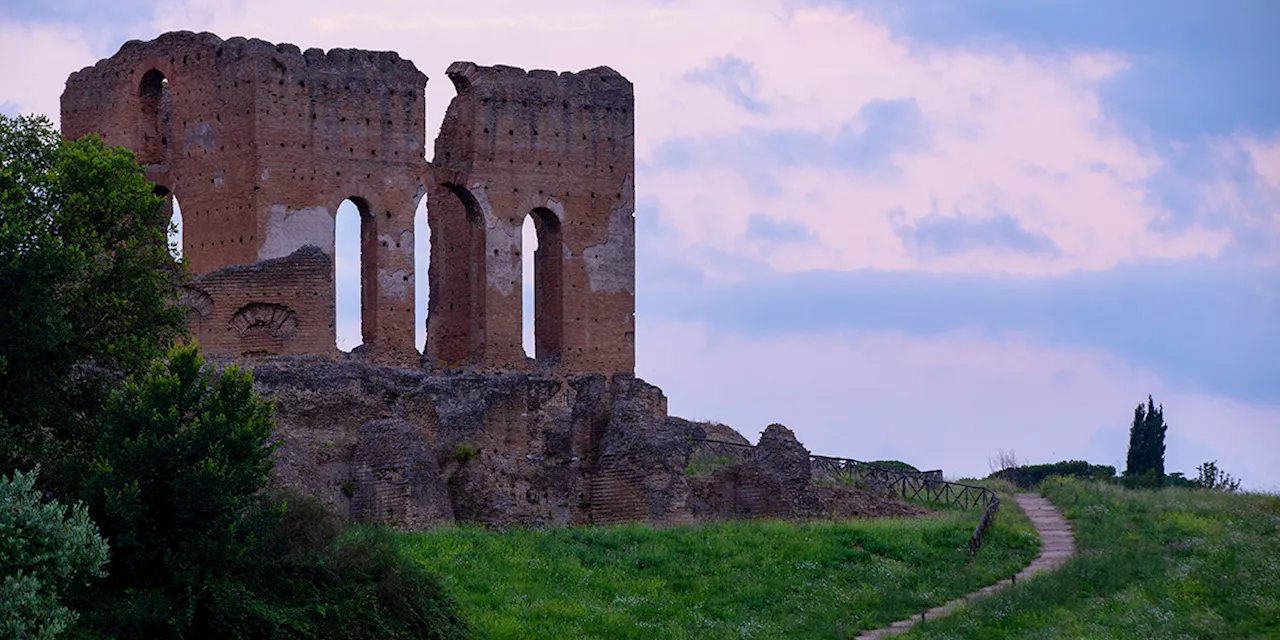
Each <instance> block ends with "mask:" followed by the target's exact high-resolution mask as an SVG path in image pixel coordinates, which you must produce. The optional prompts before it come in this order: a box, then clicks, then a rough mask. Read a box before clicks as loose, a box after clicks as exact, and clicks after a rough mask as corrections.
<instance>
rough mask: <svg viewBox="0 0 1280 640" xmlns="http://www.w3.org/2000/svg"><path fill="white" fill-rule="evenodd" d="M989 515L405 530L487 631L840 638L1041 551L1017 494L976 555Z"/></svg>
mask: <svg viewBox="0 0 1280 640" xmlns="http://www.w3.org/2000/svg"><path fill="white" fill-rule="evenodd" d="M1010 502H1012V501H1010ZM978 513H979V512H978V510H972V511H968V512H959V511H950V510H948V511H946V512H942V513H938V514H936V515H933V516H930V517H928V518H923V519H917V520H876V521H847V522H837V523H830V522H824V523H806V524H796V523H788V522H776V521H769V522H725V523H717V524H711V525H704V526H696V527H694V526H687V527H673V528H666V529H655V528H651V527H647V526H641V525H632V526H621V527H593V528H579V529H553V530H541V531H540V530H526V529H517V530H512V531H508V532H505V533H495V532H490V531H486V530H483V529H481V528H478V527H471V526H460V527H457V528H450V529H444V530H440V531H435V532H430V533H423V534H408V535H405V536H404V537H403V542H404V543H405V547H406V550H407V552H408V554H409V555H410V557H412V558H414V559H415V560H416V561H418V562H420V563H421V564H422V565H423V566H425V567H427V568H429V569H431V570H432V571H434V572H436V573H437V574H438V575H440V576H442V580H443V582H444V583H445V585H446V587H447V588H448V589H449V591H450V592H451V593H452V594H453V596H454V597H456V598H457V600H458V602H459V603H460V606H461V607H462V609H463V612H464V615H465V617H466V618H467V619H468V620H469V622H470V623H471V624H472V625H473V627H474V628H475V629H476V630H477V631H478V633H479V634H480V635H481V636H482V637H492V638H751V637H754V638H783V637H786V638H833V637H835V638H839V637H849V636H852V635H856V632H857V631H858V630H860V629H870V628H876V627H878V626H881V625H884V624H888V623H890V622H892V621H894V620H897V619H900V618H903V617H906V616H907V615H910V614H912V613H915V612H918V611H920V610H923V609H926V608H928V607H930V606H934V605H937V604H941V603H943V602H946V601H947V600H950V599H952V598H955V597H957V596H960V595H962V594H965V593H968V592H970V591H973V590H974V589H977V588H979V587H982V586H984V585H987V584H990V583H992V582H995V581H996V580H998V579H1000V578H1003V577H1007V576H1008V575H1010V574H1012V573H1013V572H1014V571H1016V570H1017V569H1019V568H1021V567H1023V566H1025V565H1026V564H1027V563H1028V562H1030V561H1031V559H1032V558H1034V556H1035V555H1036V552H1037V549H1038V541H1037V540H1036V538H1035V535H1034V533H1032V529H1031V526H1030V523H1029V521H1027V520H1026V518H1025V516H1024V515H1023V514H1022V513H1021V512H1020V511H1018V510H1017V508H1016V506H1012V505H1010V506H1009V507H1008V508H1007V509H1006V510H1005V511H1004V513H1003V514H1002V516H1001V520H1000V523H999V524H998V525H997V527H996V528H995V530H994V531H993V534H992V535H991V537H990V538H988V540H987V542H986V545H985V546H984V547H983V549H982V551H981V552H980V553H979V554H978V558H977V561H976V562H973V563H970V562H969V560H968V555H967V550H966V544H967V541H968V539H969V535H970V534H971V533H972V531H973V527H974V525H975V524H976V522H977V518H978Z"/></svg>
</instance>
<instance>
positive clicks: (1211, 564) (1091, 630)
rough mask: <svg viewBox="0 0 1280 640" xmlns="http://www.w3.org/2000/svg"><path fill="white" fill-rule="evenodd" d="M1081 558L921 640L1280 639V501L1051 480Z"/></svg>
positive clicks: (922, 632)
mask: <svg viewBox="0 0 1280 640" xmlns="http://www.w3.org/2000/svg"><path fill="white" fill-rule="evenodd" d="M1041 492H1042V493H1043V494H1044V495H1045V496H1046V497H1048V498H1049V499H1050V500H1052V501H1053V503H1054V504H1055V505H1057V506H1058V507H1059V508H1060V509H1062V510H1063V512H1064V513H1065V514H1066V515H1067V517H1068V518H1069V519H1070V520H1071V524H1072V527H1074V529H1075V533H1076V541H1077V545H1078V551H1077V557H1076V558H1075V559H1073V560H1072V561H1071V562H1069V563H1068V564H1067V565H1066V566H1064V567H1063V568H1062V569H1061V570H1060V571H1058V572H1057V573H1055V574H1052V575H1047V576H1042V577H1040V578H1039V579H1036V580H1032V581H1029V582H1025V583H1021V584H1019V585H1017V586H1016V587H1013V588H1011V589H1008V590H1005V591H1003V592H1001V593H1000V594H998V595H995V596H993V597H992V598H990V599H988V600H984V601H981V602H980V603H978V604H975V605H974V606H973V607H971V608H969V609H966V610H962V611H960V612H958V613H957V614H955V615H953V616H950V617H948V618H945V619H942V620H938V621H936V622H930V623H928V624H927V625H926V626H924V627H917V628H916V629H915V630H913V631H912V632H911V634H910V635H908V636H904V637H916V638H1099V639H1101V638H1106V639H1112V638H1142V639H1146V638H1223V639H1228V638H1230V639H1239V638H1280V497H1277V496H1267V495H1248V494H1244V495H1234V494H1223V493H1218V492H1212V491H1203V490H1195V489H1164V490H1162V491H1135V490H1125V489H1122V488H1119V487H1117V486H1115V485H1112V484H1103V483H1097V482H1085V481H1072V480H1057V479H1054V480H1050V481H1048V482H1046V483H1045V484H1043V485H1042V487H1041Z"/></svg>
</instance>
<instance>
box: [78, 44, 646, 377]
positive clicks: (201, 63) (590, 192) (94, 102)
mask: <svg viewBox="0 0 1280 640" xmlns="http://www.w3.org/2000/svg"><path fill="white" fill-rule="evenodd" d="M447 74H448V76H449V78H450V79H451V80H452V81H453V84H454V86H455V87H456V88H457V91H458V95H457V97H456V98H455V99H454V100H453V102H452V104H451V105H450V106H449V110H448V113H447V115H446V117H445V122H444V126H443V127H442V130H441V133H440V136H439V138H438V139H437V141H436V152H435V159H434V162H433V163H427V162H426V161H425V160H424V153H423V151H424V143H425V139H426V134H425V114H426V100H425V88H426V84H427V77H426V76H425V75H423V74H422V73H421V72H420V71H419V70H418V69H417V68H416V67H415V66H414V65H413V63H412V62H410V61H408V60H404V59H402V58H401V57H400V56H399V55H397V54H396V53H394V52H373V51H362V50H354V49H332V50H330V51H328V52H325V51H322V50H320V49H308V50H307V51H305V52H303V51H301V50H300V49H299V48H298V47H296V46H294V45H291V44H279V45H275V44H271V43H268V42H265V41H262V40H257V39H244V38H231V39H228V40H222V39H221V38H219V37H217V36H216V35H213V34H210V33H199V34H197V33H191V32H173V33H166V34H163V35H161V36H160V37H158V38H156V39H155V40H152V41H150V42H139V41H130V42H128V43H125V45H124V46H123V47H121V49H120V51H119V52H118V53H117V54H116V55H114V56H112V57H111V58H107V59H105V60H101V61H99V62H98V63H97V64H96V65H94V66H92V67H87V68H85V69H83V70H81V71H79V72H77V73H74V74H72V75H71V77H70V78H69V79H68V80H67V86H66V90H65V91H64V92H63V94H62V130H63V134H64V135H65V136H67V137H70V138H75V137H79V136H82V135H85V134H87V133H98V134H101V135H102V136H103V138H104V139H105V140H106V142H107V143H109V144H116V145H122V146H125V147H128V148H130V149H132V150H133V151H134V152H135V153H136V154H137V155H138V159H139V161H140V162H142V163H144V164H147V165H148V169H147V175H148V177H150V178H151V179H152V180H153V181H154V182H155V183H156V189H157V192H158V193H161V194H173V195H175V196H176V197H177V198H178V199H179V201H180V202H181V205H182V214H183V254H184V256H185V257H186V259H187V260H188V263H189V265H190V267H191V270H192V271H193V272H194V274H196V276H197V279H196V281H195V282H194V283H193V284H192V285H191V286H190V287H189V288H188V290H187V291H186V293H185V296H184V298H185V303H186V304H187V305H188V306H189V307H190V308H191V315H190V325H191V328H192V331H193V333H194V335H195V336H196V338H197V339H198V340H199V342H200V345H201V348H202V349H204V350H205V351H206V352H209V353H211V354H214V355H219V356H227V357H254V356H262V355H275V354H333V353H336V349H337V348H336V346H335V309H334V301H335V295H334V266H333V264H334V263H333V254H334V216H335V214H336V211H337V208H338V206H339V205H340V204H341V203H342V202H343V201H344V200H349V201H351V202H352V203H353V204H355V205H356V208H357V209H358V210H359V213H360V218H361V221H360V245H361V265H360V280H361V320H362V321H361V326H362V334H363V338H364V344H365V345H366V351H367V352H368V354H369V357H371V358H373V359H375V360H379V361H385V362H394V363H399V364H409V363H415V362H417V359H418V357H419V356H418V352H417V349H416V346H415V345H414V329H415V326H414V325H415V319H414V278H415V276H416V274H415V273H414V220H413V217H414V212H415V211H416V209H417V205H418V202H419V200H420V199H421V198H423V197H427V198H428V201H427V210H428V218H429V224H430V228H431V234H432V236H431V237H432V251H431V259H430V264H431V266H430V291H431V294H430V300H429V304H428V309H429V311H428V320H427V341H426V345H425V346H426V355H427V356H428V357H429V358H431V359H432V360H433V361H434V362H436V363H439V364H442V365H446V366H459V365H470V366H475V367H479V368H482V369H490V370H492V369H526V368H529V367H530V366H531V362H530V361H529V360H528V359H527V358H526V357H525V355H524V352H523V349H522V347H521V331H520V330H521V313H522V305H521V295H522V291H521V286H520V282H521V276H522V274H521V260H520V230H521V225H522V224H523V221H524V219H525V217H526V216H532V217H533V219H534V222H535V225H536V227H537V230H538V239H539V249H538V252H537V256H536V263H537V266H536V269H535V272H536V274H535V283H536V284H535V307H536V318H535V326H536V334H537V353H536V361H538V362H540V363H541V364H542V365H543V366H544V367H545V368H546V369H547V370H549V371H552V372H557V373H563V374H569V373H587V372H594V373H616V372H631V371H632V370H633V369H634V361H635V357H634V324H635V323H634V310H635V297H634V282H635V264H634V254H635V251H634V248H635V240H634V222H633V213H634V184H633V176H634V147H633V130H634V115H633V109H632V107H633V102H634V98H633V93H632V86H631V83H630V82H628V81H627V80H626V79H625V78H623V77H622V76H621V75H619V74H618V73H617V72H615V71H613V70H611V69H608V68H604V67H601V68H597V69H592V70H589V71H585V72H581V73H577V74H572V73H561V74H556V73H554V72H550V71H531V72H527V73H526V72H524V71H522V70H520V69H516V68H514V67H504V66H497V67H477V66H476V65H474V64H471V63H465V62H459V63H454V64H453V65H452V66H451V67H450V68H449V70H448V72H447Z"/></svg>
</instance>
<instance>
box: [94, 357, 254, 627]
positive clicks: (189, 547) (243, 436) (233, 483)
mask: <svg viewBox="0 0 1280 640" xmlns="http://www.w3.org/2000/svg"><path fill="white" fill-rule="evenodd" d="M271 414H272V409H271V405H270V404H268V403H267V402H265V401H263V400H261V399H259V398H258V397H257V396H256V395H255V394H254V392H253V378H252V376H251V375H250V374H249V373H247V372H244V371H241V370H240V369H238V368H236V367H231V368H228V369H227V370H225V371H223V372H221V373H216V372H215V371H214V370H213V368H212V367H211V366H209V365H206V364H205V363H204V360H203V359H202V358H201V357H200V354H199V352H198V351H197V350H196V348H195V347H194V346H190V345H185V346H178V347H175V348H174V349H172V350H171V351H170V352H169V357H168V358H167V360H162V361H157V362H156V363H155V364H154V365H153V366H152V367H151V369H150V370H148V371H146V372H145V373H143V374H140V375H138V376H136V377H135V378H134V379H133V380H130V381H129V382H127V383H125V384H124V385H123V386H122V387H121V388H120V389H119V390H118V391H117V392H115V393H114V394H113V395H112V397H111V398H110V400H109V402H108V404H107V407H106V410H105V413H104V416H103V419H102V421H101V423H100V425H99V426H98V428H97V437H96V438H95V439H94V442H93V448H92V453H93V456H94V457H93V462H92V464H91V470H90V473H89V477H88V479H87V480H86V482H85V484H84V486H83V488H82V492H83V497H84V499H85V501H86V502H87V503H89V505H90V509H91V512H92V513H93V516H94V518H95V519H96V520H97V522H98V523H99V525H100V526H101V527H102V530H103V533H105V534H106V535H107V537H108V539H110V540H111V565H110V566H111V567H113V568H118V570H114V571H113V572H112V575H111V576H109V577H108V578H107V579H106V580H104V581H103V582H101V583H99V584H98V585H97V586H96V587H95V588H94V589H92V590H91V592H90V594H89V595H90V596H91V600H89V602H92V603H93V606H92V610H93V611H94V617H95V623H96V626H98V628H99V629H102V630H104V631H109V632H112V633H118V634H121V635H126V636H133V637H180V636H181V635H182V634H183V633H184V632H185V630H186V629H188V628H189V627H190V626H191V625H192V624H193V621H195V620H196V618H197V617H198V616H199V615H201V611H202V609H203V608H206V607H207V606H208V602H209V597H210V596H209V594H210V593H211V591H212V590H213V588H214V587H215V586H216V585H218V584H220V583H223V582H225V581H226V580H227V576H234V575H235V570H236V569H237V567H240V566H242V565H243V564H244V563H245V561H246V560H245V559H246V558H247V557H248V556H249V555H250V554H251V553H252V552H253V550H254V548H255V545H256V541H255V539H254V537H253V532H254V529H255V527H254V518H255V517H258V516H260V515H261V514H260V510H259V509H257V507H258V506H259V504H260V500H261V498H260V496H261V489H262V488H263V487H264V486H265V485H266V483H267V477H268V474H269V473H270V471H271V465H272V461H271V452H272V450H273V446H272V445H271V444H270V443H269V439H270V437H271V432H272V428H273V423H272V417H271Z"/></svg>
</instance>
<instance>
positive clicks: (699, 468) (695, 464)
mask: <svg viewBox="0 0 1280 640" xmlns="http://www.w3.org/2000/svg"><path fill="white" fill-rule="evenodd" d="M732 462H733V458H730V457H729V456H726V455H721V454H718V453H715V452H713V451H705V450H701V449H699V450H695V451H694V452H693V454H692V455H690V456H689V466H687V467H685V469H684V473H685V475H689V476H709V475H711V474H713V473H715V471H716V469H719V468H720V467H723V466H725V465H728V464H731V463H732Z"/></svg>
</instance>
